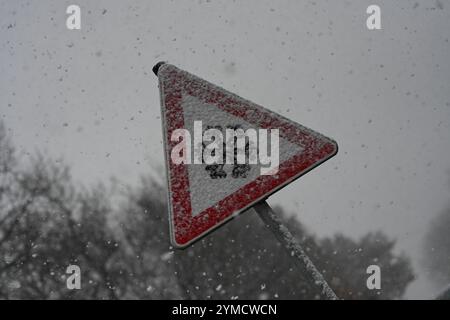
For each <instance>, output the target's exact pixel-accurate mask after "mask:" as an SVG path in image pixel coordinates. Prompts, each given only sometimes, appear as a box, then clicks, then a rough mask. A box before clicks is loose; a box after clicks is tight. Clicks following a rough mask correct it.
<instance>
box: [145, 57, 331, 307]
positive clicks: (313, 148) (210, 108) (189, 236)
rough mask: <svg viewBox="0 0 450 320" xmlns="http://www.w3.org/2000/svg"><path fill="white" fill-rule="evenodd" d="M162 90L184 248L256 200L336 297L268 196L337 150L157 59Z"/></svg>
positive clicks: (172, 194) (175, 234) (175, 228)
mask: <svg viewBox="0 0 450 320" xmlns="http://www.w3.org/2000/svg"><path fill="white" fill-rule="evenodd" d="M153 72H154V73H155V74H156V75H157V76H158V80H159V90H160V97H161V114H162V117H161V119H162V123H163V126H162V127H163V135H164V140H163V142H164V143H163V144H164V149H165V159H166V169H167V184H168V203H169V225H170V237H171V242H172V244H173V245H174V246H175V247H177V248H185V247H187V246H189V245H190V244H191V243H193V242H194V241H197V240H198V239H200V238H201V237H202V236H204V235H205V234H207V233H208V232H211V231H212V230H214V229H215V228H217V227H219V226H221V225H223V224H224V223H225V222H227V221H229V220H231V219H232V218H234V217H236V216H237V215H238V214H240V213H242V212H244V211H246V210H247V209H250V208H252V207H253V208H254V209H255V210H256V211H257V213H258V214H259V216H260V217H261V219H262V220H263V221H264V223H265V224H266V225H267V227H268V228H269V229H270V230H271V231H272V232H273V233H274V234H275V236H276V237H277V239H278V241H280V242H281V244H282V245H283V246H284V247H285V248H286V249H287V250H288V252H289V253H290V254H291V255H292V256H294V257H296V261H297V262H298V263H299V265H300V267H302V269H303V270H304V271H305V272H306V273H307V274H308V275H310V276H311V278H312V279H313V280H314V283H315V284H316V285H318V286H319V287H320V288H321V292H322V295H323V296H324V297H326V298H328V299H337V297H336V295H335V294H334V292H333V290H331V288H330V287H329V286H328V284H327V282H326V281H325V279H324V278H323V276H322V275H321V273H320V272H319V271H318V270H317V268H316V267H315V266H314V264H313V263H312V261H311V260H310V259H309V257H308V256H307V255H306V253H305V252H304V250H303V249H302V248H301V246H300V245H299V243H297V241H295V239H294V237H293V236H292V234H291V233H290V232H289V231H288V230H287V228H286V227H285V226H283V225H282V223H281V222H280V220H279V219H278V218H277V217H276V215H275V214H274V213H273V211H272V210H271V208H270V207H269V205H268V204H267V203H266V202H265V199H266V198H267V197H268V196H270V195H271V194H272V193H274V192H276V191H278V190H279V189H281V188H282V187H284V186H286V185H287V184H289V183H291V182H292V181H294V180H295V179H297V178H299V177H300V176H302V175H303V174H305V173H306V172H308V171H310V170H311V169H313V168H314V167H316V166H318V165H319V164H321V163H323V162H324V161H326V160H327V159H329V158H331V157H332V156H334V155H335V154H336V153H337V144H336V142H335V141H333V140H332V139H330V138H328V137H325V136H323V135H322V134H320V133H318V132H315V131H313V130H311V129H309V128H306V127H304V126H302V125H300V124H298V123H295V122H293V121H291V120H289V119H286V118H285V117H283V116H281V115H279V114H276V113H274V112H272V111H270V110H268V109H266V108H264V107H262V106H259V105H257V104H255V103H252V102H250V101H248V100H246V99H243V98H241V97H239V96H237V95H235V94H233V93H231V92H228V91H227V90H225V89H223V88H220V87H218V86H216V85H214V84H212V83H210V82H208V81H206V80H203V79H201V78H199V77H196V76H194V75H192V74H190V73H188V72H186V71H183V70H181V69H178V68H177V67H175V66H173V65H170V64H166V63H164V62H160V63H158V64H156V65H155V66H154V67H153Z"/></svg>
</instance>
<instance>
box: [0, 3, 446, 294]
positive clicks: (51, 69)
mask: <svg viewBox="0 0 450 320" xmlns="http://www.w3.org/2000/svg"><path fill="white" fill-rule="evenodd" d="M70 4H77V5H79V6H80V7H81V10H82V11H81V15H82V16H81V19H82V22H81V30H72V31H70V30H68V29H67V28H66V25H65V21H66V17H67V15H66V13H65V11H66V8H67V6H68V5H70ZM369 4H377V5H379V6H380V7H381V14H382V15H381V18H382V30H376V31H369V30H368V29H367V28H366V22H365V21H366V18H367V14H366V13H365V11H366V8H367V6H368V5H369ZM449 36H450V3H448V2H446V1H407V0H401V1H400V0H399V1H379V0H376V1H375V0H374V1H365V0H364V1H293V0H292V1H260V0H258V1H256V0H253V1H250V0H246V1H244V0H242V1H215V0H210V1H201V0H196V1H111V0H103V1H100V0H96V1H86V0H83V1H82V0H73V1H70V2H69V1H48V0H39V1H37V0H35V1H33V0H29V1H19V0H2V1H0V117H2V118H3V119H4V120H5V123H6V125H7V127H8V128H9V130H10V132H11V134H12V136H13V139H14V141H15V143H16V145H18V146H19V150H20V151H22V152H33V151H34V150H47V151H48V153H49V154H50V155H52V156H55V157H56V156H62V157H63V158H64V159H65V160H66V161H67V162H68V163H69V164H70V165H71V166H72V168H73V176H74V177H75V179H76V180H77V181H79V182H81V183H84V184H87V185H88V184H90V183H94V182H97V181H98V180H103V181H108V179H109V177H111V176H115V177H116V178H117V179H119V180H120V181H123V182H124V183H127V184H135V183H136V182H137V181H138V177H139V176H141V175H143V174H149V173H152V172H155V170H156V169H155V168H161V167H162V166H163V159H164V157H163V148H162V145H161V138H162V135H161V124H160V106H159V92H158V88H157V79H156V77H155V76H154V75H153V73H152V72H151V68H152V66H153V65H154V64H155V63H156V62H158V61H159V60H165V61H169V62H171V63H172V64H175V65H177V66H178V67H180V68H182V69H185V70H188V71H190V72H192V73H195V74H197V75H199V76H200V77H203V78H205V79H207V80H209V81H211V82H213V83H216V84H219V85H221V86H223V87H224V88H226V89H228V90H230V91H234V92H235V93H237V94H239V95H240V96H242V97H244V98H247V99H249V100H252V101H254V102H256V103H258V104H260V105H263V106H265V107H268V108H270V109H272V110H274V111H276V112H279V113H281V114H282V115H284V116H286V117H288V118H290V119H292V120H294V121H297V122H299V123H301V124H303V125H305V126H307V127H310V128H312V129H314V130H317V131H319V132H322V133H324V134H325V135H327V136H330V137H332V138H334V139H335V140H336V141H337V142H338V144H339V147H340V148H339V153H338V155H337V156H336V157H335V158H333V159H332V160H330V161H328V162H327V163H325V164H323V165H322V166H320V167H319V168H317V169H315V170H313V171H312V172H310V173H309V174H307V175H306V176H304V177H302V178H301V179H300V180H297V181H295V182H294V183H292V184H291V185H290V186H288V187H286V188H285V189H283V190H282V191H280V192H279V193H278V194H276V195H274V196H272V197H271V198H270V199H269V203H270V204H282V205H283V206H284V207H286V208H287V209H288V210H289V211H291V212H293V213H295V214H297V216H298V218H299V219H300V220H301V221H302V222H303V223H304V224H306V225H307V227H308V228H309V229H310V230H311V231H313V232H315V233H317V234H319V235H321V236H325V235H331V234H333V233H335V232H342V233H344V234H346V235H350V236H354V237H358V236H360V235H362V234H364V233H366V232H368V231H370V230H382V231H384V232H386V233H387V234H388V235H389V236H391V237H394V238H396V239H398V250H403V251H404V252H405V253H406V254H407V255H409V256H411V257H412V258H413V262H414V268H415V271H416V273H417V275H418V280H417V281H416V282H415V283H413V284H412V285H411V287H410V288H409V290H408V293H407V297H409V298H430V297H432V296H433V295H434V293H436V288H433V287H432V286H431V284H430V283H429V282H428V280H427V278H426V270H422V269H421V268H420V265H419V259H420V246H421V245H422V238H423V235H424V232H425V231H426V230H427V227H428V223H429V219H430V217H432V216H433V215H435V214H436V213H438V212H439V211H441V210H442V209H443V208H445V207H446V206H447V205H449V193H450V185H449V181H450V178H449V177H450V161H449V158H450V59H449V57H450V43H449Z"/></svg>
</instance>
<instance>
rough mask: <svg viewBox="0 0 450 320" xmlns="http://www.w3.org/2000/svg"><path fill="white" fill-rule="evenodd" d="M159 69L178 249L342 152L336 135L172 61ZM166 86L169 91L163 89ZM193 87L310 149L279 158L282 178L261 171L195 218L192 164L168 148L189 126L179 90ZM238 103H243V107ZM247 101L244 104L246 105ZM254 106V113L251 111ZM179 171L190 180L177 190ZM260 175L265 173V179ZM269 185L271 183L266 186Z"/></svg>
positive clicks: (171, 214)
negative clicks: (180, 161) (174, 134)
mask: <svg viewBox="0 0 450 320" xmlns="http://www.w3.org/2000/svg"><path fill="white" fill-rule="evenodd" d="M155 73H157V75H158V80H159V89H160V103H161V121H162V130H163V139H164V151H165V152H164V156H165V167H166V179H167V187H168V192H167V196H168V208H169V226H170V240H171V243H172V245H173V246H174V247H176V248H185V247H187V246H189V245H190V244H192V243H193V242H195V241H197V240H198V239H200V238H201V237H203V236H204V235H206V234H207V233H209V232H211V231H212V230H215V229H216V228H218V227H219V226H221V225H223V224H224V223H226V222H227V221H229V220H231V219H232V218H234V217H236V216H237V215H238V214H240V213H242V212H244V211H245V210H247V209H249V208H250V207H252V206H253V205H254V204H255V203H257V202H259V201H262V200H264V199H266V198H267V197H268V196H270V195H271V194H273V193H274V192H276V191H278V190H280V189H281V188H283V187H285V186H286V185H288V184H289V183H291V182H293V181H294V180H296V179H297V178H299V177H301V176H302V175H304V174H305V173H307V172H309V171H310V170H311V169H313V168H315V167H316V166H318V165H320V164H321V163H323V162H324V161H326V160H328V159H330V158H331V157H333V156H334V155H335V154H336V153H337V152H338V145H337V143H336V142H335V141H334V140H333V139H330V138H328V137H326V136H324V135H322V134H320V133H318V132H316V131H313V130H311V129H309V128H306V127H304V126H302V125H300V124H298V123H296V122H294V121H292V120H289V119H287V118H285V117H284V116H282V115H279V114H277V113H275V112H273V111H270V110H268V109H266V108H264V107H262V106H260V105H257V104H255V103H253V102H251V101H249V100H246V99H244V98H241V97H239V96H237V95H236V94H234V93H231V92H229V91H227V90H225V89H223V88H221V87H218V86H216V85H214V84H212V83H210V82H208V81H206V80H203V79H201V78H199V77H197V76H195V75H192V74H190V73H188V72H186V71H183V70H181V69H178V68H177V67H175V66H173V65H170V64H162V65H160V66H159V68H158V69H157V72H155ZM174 75H175V78H174ZM171 77H172V78H171ZM176 80H181V81H176ZM165 81H166V82H167V81H169V82H170V85H168V84H167V83H165ZM165 86H166V87H167V89H168V90H164V89H165ZM192 87H194V88H196V89H197V90H198V91H197V92H196V93H199V96H201V98H202V99H208V98H209V99H214V101H209V102H208V103H213V104H216V105H217V107H218V108H221V109H222V110H225V111H227V112H230V113H232V114H234V115H235V116H239V117H243V118H245V119H246V120H247V121H249V122H251V123H253V124H255V126H258V127H261V128H279V129H280V137H284V138H286V139H288V140H290V141H292V142H293V143H295V144H299V143H302V144H300V145H301V146H302V147H304V148H305V150H306V152H304V153H299V154H297V155H295V156H293V157H292V158H291V159H289V160H288V161H285V162H283V163H280V165H279V168H280V170H279V174H278V175H277V177H278V176H280V175H283V177H282V178H279V179H275V178H274V177H273V176H259V178H258V179H256V180H254V181H253V182H251V183H249V184H247V185H246V186H245V187H244V188H242V189H240V190H239V191H238V192H236V193H235V194H234V195H233V196H230V197H227V198H226V199H224V200H222V201H220V202H218V204H217V205H216V206H213V207H211V208H209V209H208V210H205V211H204V212H203V213H204V214H205V215H204V216H203V217H202V215H199V216H200V217H192V213H191V208H190V201H189V194H188V195H187V196H186V194H187V193H189V181H188V179H187V178H186V177H187V176H188V175H187V169H186V166H184V165H182V166H180V165H178V166H177V165H174V164H172V163H171V162H169V160H170V153H169V152H170V150H171V148H172V147H173V145H174V144H176V143H173V142H171V141H170V139H168V137H169V136H170V134H169V131H170V132H171V131H173V130H175V129H176V128H184V118H183V117H182V116H181V117H180V111H181V110H178V109H180V106H179V103H180V102H179V100H180V99H181V94H180V93H181V92H184V91H183V90H192ZM189 94H190V95H194V96H196V95H195V93H194V94H193V93H192V92H191V93H189ZM167 95H169V96H170V97H169V99H166V98H167ZM205 102H206V100H205ZM167 104H169V106H167ZM239 106H240V107H241V108H239ZM242 106H245V110H244V108H242ZM249 110H250V112H248V111H249ZM169 113H171V114H169ZM180 119H181V120H180ZM168 121H169V122H170V124H169V123H168ZM174 121H175V123H174ZM281 129H283V130H281ZM171 144H172V145H171ZM306 153H308V155H305V154H306ZM180 176H182V177H184V180H187V181H184V182H183V183H184V184H183V183H182V185H184V188H183V187H182V188H181V190H178V192H177V190H174V183H173V180H174V179H175V178H176V179H180ZM285 176H286V177H285ZM261 177H265V179H263V178H261ZM181 179H183V178H181ZM258 180H259V181H258ZM280 181H281V182H280ZM277 182H278V183H277ZM254 183H256V184H257V185H258V186H259V187H260V188H259V190H258V191H259V193H260V194H257V195H256V196H255V195H254V194H250V193H249V192H248V191H249V190H253V189H252V188H251V187H248V186H250V185H251V184H254ZM270 183H271V184H270ZM176 184H179V182H176ZM267 184H269V185H268V186H266V185H267ZM247 187H248V188H247ZM244 189H246V190H244ZM245 191H247V194H246V197H247V198H249V197H252V199H251V200H250V201H249V202H248V203H246V204H244V205H241V204H239V202H238V200H240V197H242V193H244V194H245ZM261 192H262V193H261ZM227 206H228V209H227ZM231 206H235V207H238V208H236V209H235V210H233V209H231ZM174 208H176V210H174ZM217 208H224V209H221V211H220V212H219V211H218V209H217ZM224 212H226V213H224ZM211 215H212V217H211ZM205 217H206V218H205ZM181 226H183V228H181ZM196 228H197V229H196Z"/></svg>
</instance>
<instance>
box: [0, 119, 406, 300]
mask: <svg viewBox="0 0 450 320" xmlns="http://www.w3.org/2000/svg"><path fill="white" fill-rule="evenodd" d="M116 196H117V195H115V194H111V190H109V189H108V188H106V187H104V186H102V185H98V186H95V187H92V188H90V189H88V190H86V189H83V188H80V187H78V186H76V184H75V183H74V182H73V180H72V179H71V176H70V172H69V169H68V168H67V166H65V165H64V164H63V163H62V161H54V160H52V159H49V158H47V157H45V156H42V155H36V156H34V157H32V158H31V159H30V162H29V163H28V164H24V163H22V162H21V161H18V155H17V153H16V151H15V150H14V146H13V144H12V142H11V140H10V139H9V137H8V135H7V132H6V129H5V126H4V125H3V124H1V123H0V253H1V255H0V298H2V299H16V298H18V299H20V298H26V299H172V298H183V299H278V298H279V299H316V298H319V295H318V292H317V289H316V288H315V287H314V286H312V285H311V283H310V280H309V279H306V278H305V277H303V275H302V274H301V272H300V271H299V270H298V269H297V267H296V266H295V264H293V262H292V258H291V257H290V256H289V255H288V254H287V253H286V252H285V251H284V250H283V248H281V247H280V245H279V244H278V242H277V241H276V239H275V237H274V236H273V235H272V234H271V233H270V232H269V231H268V230H267V228H266V227H265V226H264V225H263V224H262V222H261V221H260V219H259V217H258V216H257V215H256V214H255V213H254V212H253V211H252V210H249V211H248V212H246V213H244V214H242V215H240V216H239V217H237V218H236V219H234V220H233V221H231V222H229V223H228V224H226V225H225V226H224V227H222V228H220V229H219V230H217V231H215V232H214V233H212V234H210V235H208V236H207V237H205V238H204V239H203V240H201V241H199V242H197V243H196V244H195V245H193V246H192V247H190V248H188V249H186V250H183V251H179V250H177V251H175V250H173V248H171V247H170V245H169V236H168V230H169V227H168V221H167V205H166V202H165V199H166V196H165V191H164V187H162V186H161V184H160V183H158V182H156V180H155V179H151V178H146V179H143V180H142V183H141V185H140V186H138V187H136V188H130V189H129V190H128V191H127V192H126V194H125V195H122V197H123V198H124V200H123V201H122V202H121V204H120V205H115V204H113V202H114V201H112V200H111V199H114V198H116ZM275 211H276V212H277V213H278V214H279V215H280V217H282V219H284V220H285V223H286V225H287V226H288V227H289V229H290V230H291V232H292V233H293V234H295V235H296V237H297V238H298V240H299V241H300V242H301V243H302V245H303V247H304V248H305V249H306V251H307V252H308V254H309V255H310V257H311V259H312V260H313V261H314V262H315V263H316V265H317V267H318V268H319V269H320V270H321V271H322V272H323V274H324V276H325V277H326V278H327V280H328V281H329V282H330V285H331V286H332V287H333V289H334V290H335V291H336V293H337V294H338V296H339V297H340V298H343V299H396V298H401V297H402V296H403V294H404V292H405V289H406V287H407V286H408V284H409V283H410V282H411V281H412V280H413V272H412V269H411V264H410V262H409V259H408V258H407V257H405V256H403V255H398V254H395V253H394V252H393V248H394V245H395V241H393V240H390V239H388V238H387V237H386V236H385V235H383V234H382V233H381V232H377V233H371V234H368V235H366V236H364V237H363V238H362V239H360V240H358V241H355V240H353V239H351V238H348V237H346V236H344V235H336V236H334V237H332V238H325V239H318V238H317V237H315V236H314V235H312V234H311V233H309V232H308V231H307V230H306V229H305V228H304V227H303V226H302V225H301V224H300V223H299V222H298V220H296V219H295V218H294V217H293V216H292V215H291V216H289V215H287V214H286V213H285V212H284V211H283V210H282V208H280V207H278V208H275ZM71 264H76V265H78V266H80V268H81V272H82V275H81V282H82V288H81V290H69V289H67V287H66V279H67V276H68V275H67V274H66V272H65V271H66V268H67V267H68V266H69V265H71ZM371 264H376V265H379V266H380V267H381V270H382V288H381V290H368V289H367V287H366V280H367V277H368V275H367V274H366V269H367V267H368V266H369V265H371Z"/></svg>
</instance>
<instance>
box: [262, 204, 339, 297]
mask: <svg viewBox="0 0 450 320" xmlns="http://www.w3.org/2000/svg"><path fill="white" fill-rule="evenodd" d="M253 209H255V211H256V212H257V213H258V215H259V216H260V217H261V219H262V221H263V222H264V223H265V224H266V226H267V227H268V228H269V229H270V230H271V231H272V232H273V234H274V235H275V237H276V238H277V239H278V241H279V242H280V243H281V244H282V245H283V247H284V248H285V249H286V250H287V251H288V253H289V255H291V256H295V257H296V258H297V259H295V261H296V263H297V264H298V265H299V266H300V267H301V268H303V269H304V270H306V272H307V273H308V275H309V276H310V277H311V278H312V279H313V280H314V284H315V285H317V286H319V287H320V288H321V293H322V295H323V296H324V297H326V298H327V299H329V300H338V299H339V298H338V297H337V296H336V294H335V293H334V291H333V290H332V289H331V288H330V286H329V285H328V283H327V281H326V280H325V279H324V277H323V276H322V274H321V273H320V272H319V270H317V268H316V266H315V265H314V263H313V262H312V261H311V259H310V258H309V257H308V255H307V254H306V253H305V251H304V250H303V248H302V247H301V246H300V244H299V243H298V242H297V240H296V239H295V238H294V236H293V235H292V234H291V233H290V231H289V230H288V229H287V228H286V227H285V226H284V225H283V224H282V222H281V221H280V219H279V218H278V217H277V215H276V214H275V212H273V210H272V208H271V207H270V206H269V204H268V203H267V202H266V201H261V202H259V203H257V204H256V205H254V206H253Z"/></svg>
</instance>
